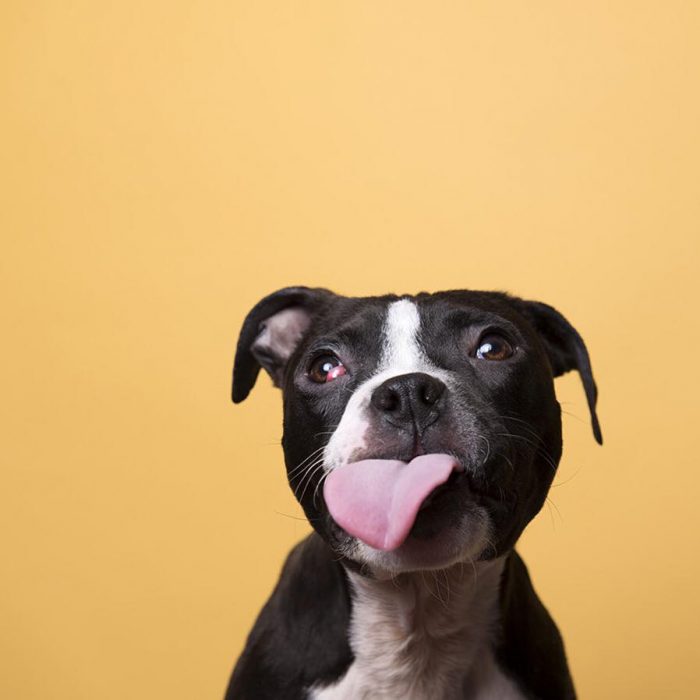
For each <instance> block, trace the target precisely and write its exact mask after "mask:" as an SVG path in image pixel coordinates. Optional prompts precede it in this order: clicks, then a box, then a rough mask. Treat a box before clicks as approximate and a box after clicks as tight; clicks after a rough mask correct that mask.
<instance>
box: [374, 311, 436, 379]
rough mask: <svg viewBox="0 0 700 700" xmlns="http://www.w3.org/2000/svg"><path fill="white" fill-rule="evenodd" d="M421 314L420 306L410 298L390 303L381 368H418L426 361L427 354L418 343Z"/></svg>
mask: <svg viewBox="0 0 700 700" xmlns="http://www.w3.org/2000/svg"><path fill="white" fill-rule="evenodd" d="M419 331H420V314H419V313H418V307H417V306H416V305H415V304H414V303H413V302H412V301H409V300H408V299H401V300H400V301H395V302H393V303H392V304H390V305H389V309H388V311H387V315H386V321H385V324H384V343H385V344H384V349H383V353H382V359H381V362H380V363H379V364H380V370H385V369H392V370H395V372H396V373H397V374H398V373H399V372H400V371H401V370H407V371H411V370H414V371H415V370H416V369H418V368H419V367H420V366H421V365H422V364H424V363H425V356H424V354H423V352H422V350H421V348H420V345H419V344H418V332H419Z"/></svg>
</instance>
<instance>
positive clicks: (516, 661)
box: [495, 550, 576, 700]
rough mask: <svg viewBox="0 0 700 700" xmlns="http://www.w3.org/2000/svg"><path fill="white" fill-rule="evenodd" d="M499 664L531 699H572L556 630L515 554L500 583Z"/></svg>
mask: <svg viewBox="0 0 700 700" xmlns="http://www.w3.org/2000/svg"><path fill="white" fill-rule="evenodd" d="M500 607H501V634H500V635H499V640H498V643H497V645H496V648H495V656H496V659H497V661H498V664H499V665H500V666H501V668H503V669H504V670H505V671H506V672H507V673H508V674H509V675H510V676H511V677H512V678H514V679H515V680H516V681H517V683H518V685H519V686H520V687H521V688H522V689H523V690H525V691H526V692H527V693H528V695H529V697H533V698H539V699H540V700H575V698H576V693H575V691H574V685H573V681H572V680H571V675H570V673H569V668H568V665H567V662H566V654H565V651H564V642H563V641H562V638H561V635H560V634H559V630H558V629H557V626H556V624H555V623H554V620H553V619H552V618H551V616H550V615H549V612H548V611H547V608H545V607H544V605H543V604H542V602H541V601H540V599H539V597H538V596H537V593H536V592H535V589H534V588H533V585H532V582H531V580H530V575H529V574H528V570H527V567H526V566H525V562H523V560H522V559H521V558H520V556H519V555H518V553H517V552H516V551H515V550H513V551H512V552H511V553H510V554H509V556H508V559H507V561H506V566H505V568H504V571H503V578H502V582H501V595H500Z"/></svg>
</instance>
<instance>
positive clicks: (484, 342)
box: [476, 333, 515, 360]
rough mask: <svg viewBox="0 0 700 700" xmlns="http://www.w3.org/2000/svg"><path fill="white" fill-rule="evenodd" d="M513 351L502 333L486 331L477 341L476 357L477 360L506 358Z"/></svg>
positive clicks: (510, 355)
mask: <svg viewBox="0 0 700 700" xmlns="http://www.w3.org/2000/svg"><path fill="white" fill-rule="evenodd" d="M514 352H515V351H514V350H513V346H512V345H511V344H510V343H509V342H508V341H507V340H506V339H505V338H504V337H503V336H502V335H497V334H496V333H487V334H486V335H485V336H484V337H483V338H482V339H481V340H480V341H479V347H478V348H477V350H476V357H477V358H478V359H479V360H507V359H508V358H509V357H512V355H513V353H514Z"/></svg>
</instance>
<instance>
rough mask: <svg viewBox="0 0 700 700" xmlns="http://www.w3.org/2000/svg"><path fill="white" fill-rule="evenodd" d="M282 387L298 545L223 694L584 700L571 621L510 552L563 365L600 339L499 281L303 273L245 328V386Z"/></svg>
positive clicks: (552, 465) (241, 370) (527, 516)
mask: <svg viewBox="0 0 700 700" xmlns="http://www.w3.org/2000/svg"><path fill="white" fill-rule="evenodd" d="M261 368H262V369H264V370H266V372H267V373H268V374H269V375H270V377H271V378H272V381H273V383H274V384H275V385H276V386H278V387H280V388H281V389H282V398H283V402H284V429H283V439H282V445H283V449H284V458H285V463H286V467H287V477H288V481H289V484H290V486H291V488H292V490H293V492H294V495H295V496H296V498H297V500H298V501H299V503H300V504H301V506H302V508H303V509H304V512H305V514H306V516H307V518H308V520H309V523H310V524H311V525H312V527H313V530H314V532H312V534H311V535H310V536H308V537H307V538H306V539H305V540H304V541H302V542H301V543H300V544H299V545H297V546H296V547H295V548H294V549H293V550H292V552H291V554H290V555H289V557H288V559H287V561H286V563H285V564H284V567H283V570H282V573H281V577H280V580H279V582H278V584H277V586H276V588H275V590H274V592H273V593H272V595H271V597H270V599H269V601H268V602H267V604H266V605H265V607H264V608H263V610H262V612H261V613H260V615H259V617H258V619H257V622H256V623H255V626H254V628H253V630H252V632H251V633H250V636H249V638H248V641H247V644H246V646H245V649H244V651H243V653H242V655H241V657H240V658H239V660H238V662H237V664H236V666H235V668H234V671H233V674H232V676H231V679H230V682H229V686H228V690H227V694H226V700H267V699H268V698H269V699H270V700H272V699H274V700H280V699H284V700H297V699H299V700H301V699H302V698H303V699H308V700H350V699H352V700H361V699H363V698H368V699H378V700H381V699H390V700H397V699H402V700H404V699H405V700H428V699H430V700H453V699H457V698H470V699H478V700H487V699H489V700H499V699H501V700H516V699H517V700H524V699H525V698H528V699H534V698H537V699H540V700H541V699H545V700H549V699H551V700H569V699H571V698H575V697H576V695H575V690H574V686H573V682H572V679H571V676H570V673H569V669H568V665H567V661H566V656H565V652H564V645H563V642H562V638H561V636H560V634H559V631H558V629H557V627H556V625H555V623H554V621H553V620H552V618H551V617H550V615H549V614H548V612H547V610H546V609H545V607H544V606H543V605H542V603H541V602H540V600H539V598H538V597H537V594H536V593H535V591H534V589H533V586H532V584H531V582H530V578H529V575H528V571H527V569H526V567H525V564H524V563H523V561H522V559H521V558H520V557H519V556H518V554H517V553H516V551H515V549H514V545H515V544H516V542H517V540H518V537H519V536H520V534H521V533H522V532H523V529H524V528H525V526H526V525H527V524H528V522H529V521H530V520H531V519H532V518H533V517H534V516H535V515H536V514H537V513H538V511H539V510H540V509H541V508H542V505H543V504H544V501H545V498H546V496H547V492H548V490H549V487H550V485H551V483H552V480H553V478H554V475H555V472H556V469H557V465H558V463H559V459H560V457H561V451H562V434H561V413H560V407H559V404H558V402H557V400H556V397H555V393H554V382H553V378H554V377H557V376H559V375H561V374H563V373H565V372H568V371H569V370H577V371H578V372H579V374H580V376H581V379H582V382H583V386H584V390H585V394H586V397H587V403H588V407H589V409H590V414H591V423H592V428H593V433H594V436H595V439H596V440H597V441H598V442H599V443H600V444H602V436H601V430H600V425H599V422H598V418H597V415H596V399H597V389H596V385H595V382H594V379H593V374H592V370H591V364H590V360H589V356H588V352H587V350H586V346H585V344H584V342H583V340H582V338H581V336H580V335H579V334H578V332H577V331H576V330H575V329H574V328H573V326H571V324H570V323H569V322H568V321H567V320H566V319H565V318H564V316H562V314H560V313H559V312H558V311H556V310H555V309H554V308H552V307H551V306H548V305H546V304H543V303H540V302H535V301H526V300H523V299H520V298H517V297H514V296H510V295H508V294H505V293H501V292H480V291H467V290H464V291H447V292H439V293H435V294H428V293H420V294H417V295H413V296H412V295H403V296H396V295H386V296H378V297H365V298H351V297H344V296H340V295H337V294H334V293H333V292H331V291H328V290H326V289H314V288H307V287H289V288H286V289H281V290H279V291H277V292H275V293H273V294H271V295H269V296H267V297H265V298H264V299H262V300H261V301H260V302H259V303H258V304H257V305H256V306H255V307H254V308H253V309H252V311H251V312H250V313H249V314H248V316H247V318H246V319H245V321H244V323H243V327H242V330H241V333H240V338H239V341H238V346H237V350H236V357H235V363H234V371H233V392H232V394H233V401H234V402H235V403H240V402H241V401H243V400H244V399H245V398H246V397H247V396H248V394H249V392H250V391H251V390H252V388H253V386H254V384H255V382H256V378H257V376H258V373H259V370H260V369H261Z"/></svg>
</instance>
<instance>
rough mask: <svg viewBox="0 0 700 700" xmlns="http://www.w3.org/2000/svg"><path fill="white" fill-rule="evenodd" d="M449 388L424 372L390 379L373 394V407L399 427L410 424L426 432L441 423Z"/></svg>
mask: <svg viewBox="0 0 700 700" xmlns="http://www.w3.org/2000/svg"><path fill="white" fill-rule="evenodd" d="M445 388H446V387H445V385H444V383H443V382H441V381H440V380H439V379H437V378H436V377H431V376H430V375H429V374H424V373H423V372H414V373H412V374H401V375H399V376H398V377H392V378H391V379H387V380H386V381H385V382H384V383H383V384H380V385H379V386H378V387H377V388H376V389H375V390H374V392H373V393H372V405H373V406H374V407H375V408H376V409H377V410H379V411H380V412H381V413H382V415H384V416H385V417H386V418H387V420H389V422H390V423H393V424H394V425H396V426H397V427H400V428H402V427H404V426H405V425H408V424H411V423H413V424H415V426H416V427H417V428H418V429H419V430H422V429H424V428H427V427H428V426H429V425H430V424H431V423H433V422H434V421H435V420H437V418H438V416H439V414H440V410H439V400H440V397H441V396H442V394H443V392H444V391H445Z"/></svg>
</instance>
